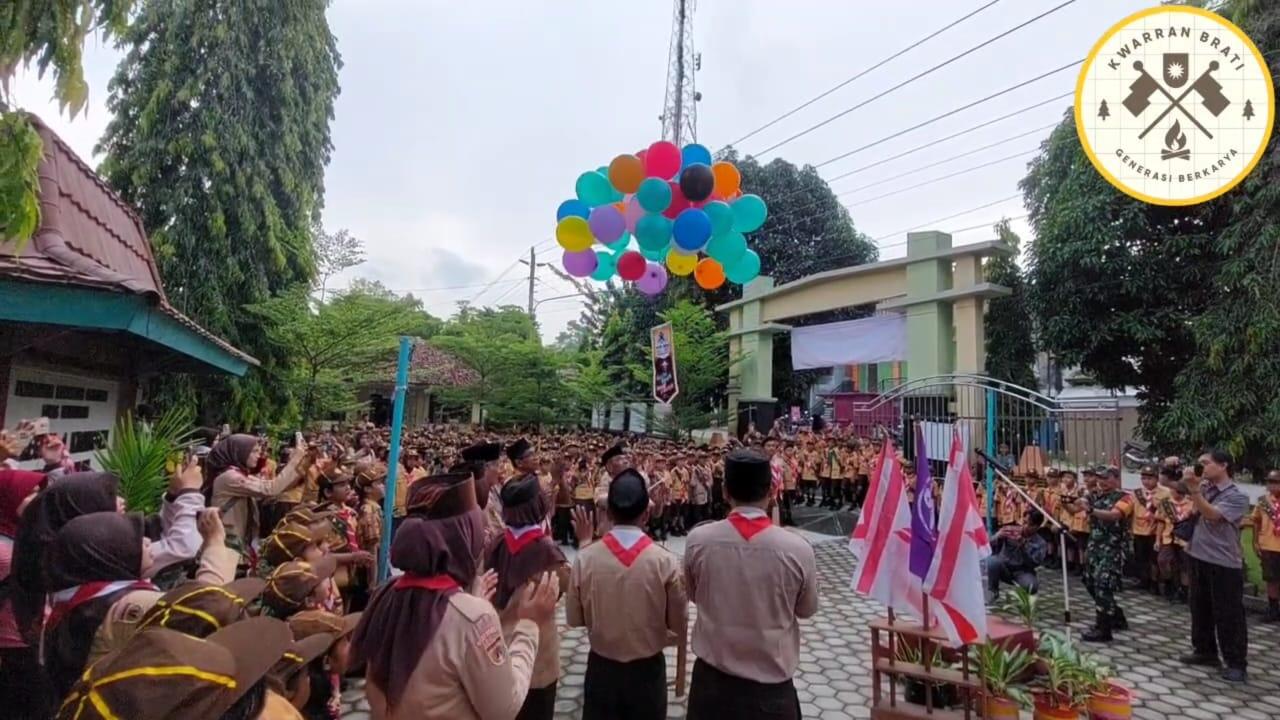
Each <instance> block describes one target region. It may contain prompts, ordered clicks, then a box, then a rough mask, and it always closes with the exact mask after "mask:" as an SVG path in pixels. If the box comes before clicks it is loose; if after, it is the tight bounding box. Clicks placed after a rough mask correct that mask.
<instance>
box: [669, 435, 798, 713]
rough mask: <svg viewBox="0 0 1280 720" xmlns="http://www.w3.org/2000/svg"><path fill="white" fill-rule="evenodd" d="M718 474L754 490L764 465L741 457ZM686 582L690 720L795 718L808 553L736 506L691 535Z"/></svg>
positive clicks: (756, 512)
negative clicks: (690, 609) (691, 619)
mask: <svg viewBox="0 0 1280 720" xmlns="http://www.w3.org/2000/svg"><path fill="white" fill-rule="evenodd" d="M725 472H726V475H727V477H728V478H729V481H730V482H732V481H734V480H739V479H744V478H748V477H749V478H752V479H754V481H755V482H761V481H763V480H764V479H765V477H766V476H767V474H768V473H769V466H768V464H767V463H766V462H764V461H763V458H759V457H758V456H756V457H755V458H753V457H752V454H751V453H748V452H745V451H740V452H735V453H733V454H731V455H730V456H729V458H728V459H727V460H726V468H725ZM737 473H743V474H744V475H742V476H737V475H736V474H737ZM748 482H750V480H748ZM684 573H685V586H686V588H687V589H688V592H689V598H690V599H691V600H692V601H693V602H694V603H696V604H697V606H698V620H697V624H696V625H695V626H694V630H693V653H694V655H695V656H696V657H697V658H698V659H697V661H696V662H695V663H694V667H693V682H692V686H691V687H690V693H689V712H688V718H689V720H711V719H712V718H716V719H718V718H727V717H732V718H734V720H754V719H755V718H765V717H768V718H779V719H791V718H798V717H799V711H800V703H799V699H798V697H797V695H796V691H795V685H794V683H793V682H792V678H793V677H794V675H795V672H796V669H797V667H798V665H799V661H800V622H799V619H800V618H807V617H812V616H813V615H814V614H815V613H816V612H817V611H818V573H817V565H816V562H815V560H814V553H813V548H812V547H811V546H810V545H809V544H808V543H807V542H805V540H804V539H803V538H801V537H800V536H799V535H798V534H796V533H794V532H791V531H789V530H784V529H782V528H779V527H776V526H774V525H773V524H772V523H771V522H770V521H769V519H768V516H766V515H765V514H764V512H763V511H762V510H760V509H759V508H757V507H751V506H747V507H738V508H735V509H734V510H732V511H731V512H730V513H729V517H728V519H726V520H720V521H717V522H713V523H705V524H703V525H702V526H700V527H698V528H696V529H695V530H694V531H693V532H692V533H690V535H689V541H688V544H687V545H686V551H685V556H684ZM766 712H768V713H769V714H767V715H766V714H765V713H766Z"/></svg>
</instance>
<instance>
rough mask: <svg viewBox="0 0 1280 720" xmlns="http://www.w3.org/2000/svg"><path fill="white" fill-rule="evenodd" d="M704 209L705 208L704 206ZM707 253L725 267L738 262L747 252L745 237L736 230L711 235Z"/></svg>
mask: <svg viewBox="0 0 1280 720" xmlns="http://www.w3.org/2000/svg"><path fill="white" fill-rule="evenodd" d="M704 209H705V208H704ZM706 252H707V254H708V255H710V256H711V258H712V259H713V260H715V261H716V262H719V263H720V264H721V265H723V266H725V267H726V268H728V267H731V266H732V265H733V264H734V263H736V262H738V260H739V259H741V258H742V256H743V255H745V254H746V252H747V238H746V237H745V236H744V235H743V234H742V233H740V232H738V231H736V230H730V231H729V232H727V233H724V234H723V235H712V236H711V242H709V243H707V250H706Z"/></svg>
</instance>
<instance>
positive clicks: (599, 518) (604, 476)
mask: <svg viewBox="0 0 1280 720" xmlns="http://www.w3.org/2000/svg"><path fill="white" fill-rule="evenodd" d="M600 464H601V465H603V466H604V472H602V473H600V479H599V480H597V481H596V535H597V536H599V535H603V534H605V533H607V532H609V527H610V522H609V513H608V510H607V507H606V506H607V505H608V502H609V483H610V482H612V481H613V479H614V478H615V477H617V476H618V473H620V472H622V471H623V470H626V469H627V468H629V467H631V458H630V456H628V455H627V446H626V445H624V444H622V443H621V442H618V443H614V445H613V447H611V448H609V449H608V450H605V451H604V454H602V455H601V456H600Z"/></svg>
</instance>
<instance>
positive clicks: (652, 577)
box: [565, 470, 696, 720]
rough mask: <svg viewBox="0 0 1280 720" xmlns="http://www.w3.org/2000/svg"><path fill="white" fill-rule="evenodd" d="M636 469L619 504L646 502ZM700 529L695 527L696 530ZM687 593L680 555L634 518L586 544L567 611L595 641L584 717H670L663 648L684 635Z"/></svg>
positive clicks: (622, 482)
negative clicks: (664, 545)
mask: <svg viewBox="0 0 1280 720" xmlns="http://www.w3.org/2000/svg"><path fill="white" fill-rule="evenodd" d="M637 476H638V473H635V472H634V471H626V470H624V471H623V472H622V473H620V474H619V475H618V478H616V479H615V483H616V484H617V486H618V487H617V488H616V490H615V492H616V493H619V494H622V495H625V496H626V497H627V500H626V501H620V500H619V499H618V498H615V500H614V502H615V503H616V504H621V505H624V506H634V505H635V504H637V503H638V504H641V505H643V504H645V503H647V501H648V500H647V498H648V491H647V488H646V487H645V483H644V481H643V480H642V479H640V478H639V477H637ZM695 532H696V531H695ZM688 609H689V608H688V599H687V597H686V595H685V591H684V583H683V579H682V577H681V571H680V561H679V560H678V559H677V558H676V556H675V555H672V554H671V553H670V552H668V551H667V550H666V549H664V548H662V547H661V546H659V545H656V544H654V543H653V541H652V539H651V538H650V537H649V536H648V535H646V534H645V533H644V531H643V530H641V529H640V528H638V527H636V526H634V525H617V526H615V527H613V528H611V529H610V530H609V532H607V533H605V534H604V535H603V536H602V538H601V540H600V541H599V542H595V543H591V544H590V545H588V546H586V547H584V548H583V549H582V550H581V551H580V552H579V553H578V557H577V558H576V559H575V560H574V563H573V569H572V570H571V571H570V573H569V592H568V595H567V598H566V601H565V616H566V618H567V620H568V624H569V626H570V627H586V628H587V637H588V639H589V640H590V641H591V652H590V654H589V655H588V656H587V674H586V679H585V681H584V687H583V693H584V708H583V715H582V717H583V720H662V719H663V718H666V716H667V672H666V659H665V656H664V655H663V648H664V647H665V646H666V645H667V643H668V639H669V637H670V636H671V635H675V636H676V637H684V636H685V633H686V632H687V627H688V619H689V616H688Z"/></svg>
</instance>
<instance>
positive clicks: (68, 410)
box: [62, 405, 89, 420]
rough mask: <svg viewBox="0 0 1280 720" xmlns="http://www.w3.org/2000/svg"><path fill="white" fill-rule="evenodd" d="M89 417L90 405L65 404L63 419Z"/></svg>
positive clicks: (83, 418)
mask: <svg viewBox="0 0 1280 720" xmlns="http://www.w3.org/2000/svg"><path fill="white" fill-rule="evenodd" d="M88 417H89V406H88V405H63V406H62V419H63V420H85V419H87V418H88Z"/></svg>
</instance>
